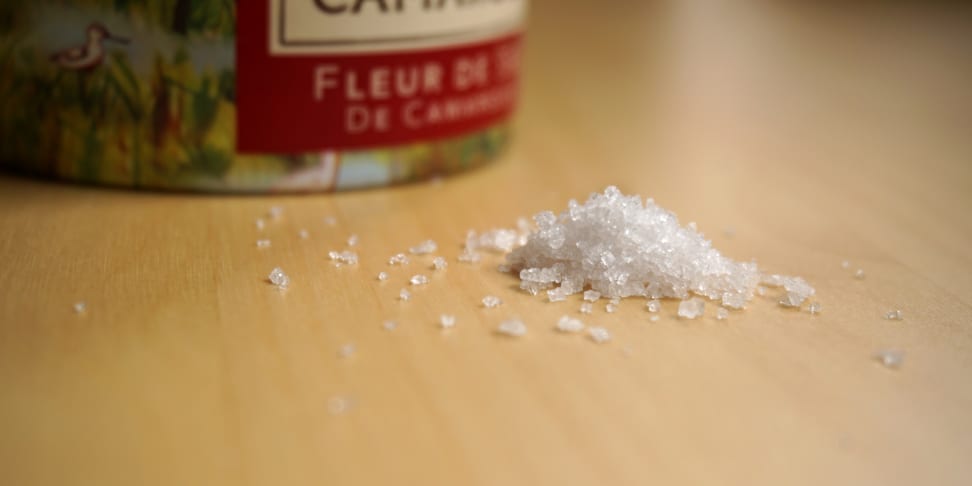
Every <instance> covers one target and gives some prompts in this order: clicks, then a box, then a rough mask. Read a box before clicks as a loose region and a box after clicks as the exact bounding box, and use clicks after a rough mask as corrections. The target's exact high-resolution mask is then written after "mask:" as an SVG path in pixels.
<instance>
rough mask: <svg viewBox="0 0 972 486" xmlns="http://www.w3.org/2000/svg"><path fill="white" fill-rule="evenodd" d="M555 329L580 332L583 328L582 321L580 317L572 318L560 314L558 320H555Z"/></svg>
mask: <svg viewBox="0 0 972 486" xmlns="http://www.w3.org/2000/svg"><path fill="white" fill-rule="evenodd" d="M556 329H557V330H558V331H560V332H581V331H583V330H584V323H583V322H581V320H580V319H574V318H572V317H570V316H562V317H561V318H560V320H558V321H557V327H556Z"/></svg>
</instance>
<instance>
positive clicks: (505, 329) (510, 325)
mask: <svg viewBox="0 0 972 486" xmlns="http://www.w3.org/2000/svg"><path fill="white" fill-rule="evenodd" d="M496 332H498V333H500V334H505V335H507V336H512V337H521V336H523V335H525V334H526V333H527V327H526V324H524V323H523V321H521V320H519V319H507V320H505V321H503V322H501V323H500V325H499V327H497V328H496Z"/></svg>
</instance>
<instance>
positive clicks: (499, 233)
mask: <svg viewBox="0 0 972 486" xmlns="http://www.w3.org/2000/svg"><path fill="white" fill-rule="evenodd" d="M519 236H520V235H519V234H518V233H517V232H516V230H511V229H493V230H489V231H486V232H485V233H482V234H477V233H476V232H475V231H472V230H470V231H469V232H468V233H466V246H465V251H468V252H475V251H476V250H489V251H494V252H501V253H508V252H510V251H511V250H513V247H515V246H516V244H517V242H518V241H519Z"/></svg>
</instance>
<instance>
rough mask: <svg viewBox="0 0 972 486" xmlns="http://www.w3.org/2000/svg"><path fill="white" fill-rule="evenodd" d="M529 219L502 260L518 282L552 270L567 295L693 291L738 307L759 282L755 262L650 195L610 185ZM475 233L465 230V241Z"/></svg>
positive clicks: (650, 294) (617, 295)
mask: <svg viewBox="0 0 972 486" xmlns="http://www.w3.org/2000/svg"><path fill="white" fill-rule="evenodd" d="M534 222H535V223H536V229H535V230H534V231H533V233H531V234H530V235H529V238H528V239H527V241H526V243H525V244H524V245H522V246H519V247H517V248H515V249H514V250H512V252H511V253H510V254H509V255H507V263H508V264H509V265H510V266H511V267H512V268H513V269H514V271H519V272H520V276H521V281H522V280H524V278H523V277H524V271H525V270H532V271H534V272H532V273H530V272H528V273H527V275H536V274H539V272H543V271H545V270H547V271H555V272H556V273H557V275H558V278H557V279H556V280H555V281H551V282H550V285H554V284H559V288H563V289H564V293H565V294H566V295H571V294H575V293H580V292H583V291H584V289H585V288H589V289H590V290H592V291H595V292H598V293H599V294H601V296H607V297H611V298H623V297H631V296H648V297H650V298H661V297H673V298H678V299H686V298H688V297H689V296H690V295H692V294H695V295H697V296H700V297H706V298H708V299H712V300H718V301H721V303H722V304H723V305H725V306H727V307H743V306H744V305H745V303H746V302H747V301H748V300H749V299H751V298H752V295H753V292H754V291H755V288H756V285H757V284H758V283H759V278H760V273H759V270H758V268H757V266H756V264H755V263H752V262H736V261H733V260H731V259H729V258H726V257H724V256H723V255H722V254H720V253H719V252H718V251H717V250H716V249H714V248H713V247H712V243H711V242H710V241H709V240H707V239H705V237H704V236H703V235H701V234H700V233H699V232H698V231H697V230H696V229H693V228H692V227H691V226H685V227H682V226H681V225H680V224H679V222H678V219H677V218H676V217H675V215H674V214H672V213H671V212H669V211H667V210H665V209H663V208H661V207H659V206H658V205H656V204H655V203H654V201H652V200H650V199H649V200H647V201H644V200H642V199H641V198H639V197H637V196H625V195H623V194H621V192H620V191H619V190H618V189H617V188H615V187H608V188H607V189H606V190H605V191H604V192H603V193H602V194H593V195H591V197H590V198H589V199H588V200H587V202H586V203H584V204H579V203H577V202H576V201H571V202H570V203H569V204H568V208H567V210H565V211H563V212H561V213H560V215H555V214H554V213H552V212H549V211H545V212H541V213H538V214H537V215H536V216H535V217H534ZM476 238H477V237H476V236H475V235H471V238H467V243H468V242H469V241H470V240H475V239H476ZM558 265H559V267H558ZM531 287H535V286H531ZM527 290H530V288H527Z"/></svg>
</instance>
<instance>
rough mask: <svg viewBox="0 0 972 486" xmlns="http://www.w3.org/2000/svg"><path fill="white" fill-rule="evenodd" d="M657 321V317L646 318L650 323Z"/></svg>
mask: <svg viewBox="0 0 972 486" xmlns="http://www.w3.org/2000/svg"><path fill="white" fill-rule="evenodd" d="M658 319H659V317H658V316H651V317H649V318H648V320H649V321H651V322H658Z"/></svg>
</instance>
